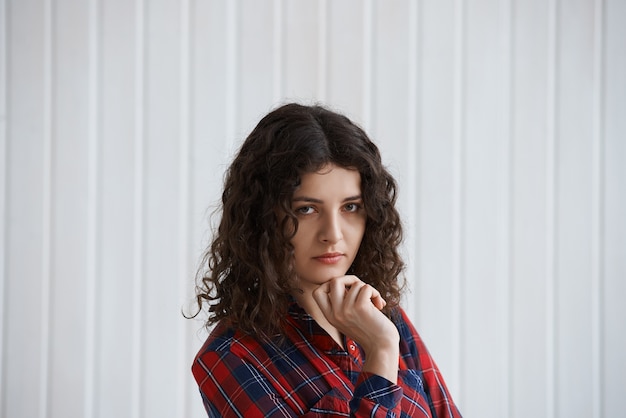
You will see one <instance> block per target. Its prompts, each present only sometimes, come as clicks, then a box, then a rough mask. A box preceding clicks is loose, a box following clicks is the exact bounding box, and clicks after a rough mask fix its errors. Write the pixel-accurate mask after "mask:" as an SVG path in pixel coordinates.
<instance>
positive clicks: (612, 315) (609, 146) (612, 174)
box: [600, 0, 626, 417]
mask: <svg viewBox="0 0 626 418" xmlns="http://www.w3.org/2000/svg"><path fill="white" fill-rule="evenodd" d="M604 4H605V20H604V24H605V27H604V29H603V30H604V36H605V54H604V57H603V59H604V71H603V76H604V85H603V87H604V100H603V102H602V103H601V106H602V108H603V116H604V117H603V120H602V125H603V133H604V137H603V140H604V147H605V148H604V167H603V177H604V179H605V184H604V201H603V203H604V213H603V216H604V225H603V232H604V243H603V246H604V257H603V259H602V260H601V261H602V263H603V265H602V268H603V270H602V271H603V273H604V275H603V288H602V289H601V291H602V294H601V298H602V302H603V303H602V309H603V311H602V313H603V315H602V319H603V321H602V331H601V337H602V343H603V344H602V348H603V351H602V352H601V356H602V360H603V361H602V363H601V365H600V367H601V374H600V375H601V377H602V381H601V382H600V384H601V388H600V389H601V406H602V410H603V412H604V414H603V416H604V417H613V416H618V415H620V414H621V413H622V412H623V411H624V408H625V405H626V401H625V400H624V391H623V388H624V387H626V349H625V347H626V328H625V327H624V320H623V318H624V315H625V308H624V297H623V296H624V295H626V280H625V278H626V256H625V255H626V217H625V216H624V214H626V192H624V190H625V187H624V184H625V179H626V141H625V140H624V139H625V138H626V103H625V98H626V77H624V74H626V48H625V47H624V39H625V37H626V33H625V32H626V30H625V29H624V25H623V22H624V21H626V3H625V2H623V1H619V0H607V1H605V2H604Z"/></svg>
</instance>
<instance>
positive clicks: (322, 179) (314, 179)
mask: <svg viewBox="0 0 626 418" xmlns="http://www.w3.org/2000/svg"><path fill="white" fill-rule="evenodd" d="M360 194H361V174H360V173H359V171H358V170H355V169H348V168H345V167H340V166H337V165H334V164H327V165H325V166H324V167H322V168H321V169H320V170H318V171H316V172H311V173H305V174H303V175H302V176H301V177H300V185H299V186H298V188H297V189H296V191H295V193H294V198H297V197H299V196H303V195H305V196H308V195H311V197H322V196H327V197H329V198H330V197H335V196H337V197H341V198H345V197H346V196H359V195H360ZM313 195H315V196H313Z"/></svg>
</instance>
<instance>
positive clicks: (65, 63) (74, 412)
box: [47, 1, 90, 417]
mask: <svg viewBox="0 0 626 418" xmlns="http://www.w3.org/2000/svg"><path fill="white" fill-rule="evenodd" d="M52 11H53V14H52V19H53V22H54V25H53V27H54V34H53V39H55V49H54V61H53V68H52V71H53V77H52V83H53V92H54V94H53V99H52V102H51V104H52V109H53V112H52V115H53V118H52V135H53V138H54V149H53V154H52V155H53V157H52V162H53V163H52V164H53V165H52V190H53V194H52V218H51V220H52V236H51V239H52V240H51V243H52V248H53V251H52V254H51V255H52V257H51V286H50V298H51V309H50V321H51V330H50V350H51V351H50V377H49V385H50V389H49V394H50V400H49V410H48V415H47V416H50V417H72V416H80V415H81V414H82V413H83V412H84V405H83V400H84V399H85V393H84V388H85V381H84V377H85V376H84V372H83V371H84V368H83V367H84V364H85V345H84V342H85V326H86V323H85V312H86V308H87V307H86V305H85V295H86V293H85V291H86V287H85V275H86V273H87V265H86V260H87V258H88V254H87V252H86V249H87V237H88V236H87V227H88V224H87V220H88V217H87V209H88V206H87V201H86V199H85V197H86V196H87V186H88V184H87V178H88V172H89V169H88V166H87V163H88V162H89V160H88V148H87V146H88V141H86V140H85V138H88V137H89V127H88V126H87V122H88V121H89V104H90V101H89V95H88V94H89V79H88V75H89V73H88V68H89V67H88V64H89V54H88V50H87V48H88V39H89V36H88V35H89V28H88V27H87V23H88V22H89V19H88V16H89V13H88V12H89V11H88V8H87V4H81V5H80V6H77V5H75V4H72V2H67V1H66V2H62V1H59V2H55V3H54V4H53V9H52ZM74 364H80V365H81V367H75V366H74Z"/></svg>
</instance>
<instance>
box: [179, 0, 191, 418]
mask: <svg viewBox="0 0 626 418" xmlns="http://www.w3.org/2000/svg"><path fill="white" fill-rule="evenodd" d="M179 9H180V13H179V16H180V44H179V48H180V53H179V69H180V70H179V71H180V90H179V103H178V106H179V115H180V116H179V121H180V122H179V130H178V132H179V143H178V145H179V153H178V166H179V175H178V189H179V198H178V254H177V258H178V260H177V261H178V273H177V282H178V303H179V304H180V306H184V303H185V302H186V301H187V300H188V298H189V297H190V287H189V285H188V280H189V277H193V273H192V263H191V257H190V255H191V251H190V249H191V248H192V246H191V245H190V244H191V239H190V237H191V229H190V226H191V210H190V202H191V199H190V194H189V192H190V190H191V188H190V179H191V165H190V163H191V134H190V121H191V117H190V112H191V95H190V94H191V77H190V76H191V72H190V64H191V59H190V50H189V49H190V45H191V42H190V41H191V32H192V29H191V9H190V2H189V0H183V1H181V2H180V6H179ZM176 325H177V333H176V342H177V356H176V360H177V365H176V371H177V379H176V412H175V415H176V416H185V417H187V416H190V404H189V402H188V401H187V400H188V397H187V394H188V393H189V392H191V390H192V389H193V387H192V383H193V382H192V379H190V376H189V369H188V365H189V347H190V341H189V339H188V338H187V335H188V332H189V331H190V329H189V327H188V326H189V321H184V319H183V318H182V317H179V318H178V322H177V324H176Z"/></svg>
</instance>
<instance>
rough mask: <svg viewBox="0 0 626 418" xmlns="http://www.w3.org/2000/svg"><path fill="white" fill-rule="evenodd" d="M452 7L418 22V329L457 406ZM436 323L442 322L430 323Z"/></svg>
mask: <svg viewBox="0 0 626 418" xmlns="http://www.w3.org/2000/svg"><path fill="white" fill-rule="evenodd" d="M454 12H455V9H454V2H453V1H425V2H423V7H422V16H421V19H420V20H419V22H420V27H421V32H422V33H423V40H422V50H421V57H422V60H421V63H420V64H421V67H420V68H421V70H422V72H421V75H422V80H423V81H422V83H421V86H422V89H421V90H420V91H421V95H420V103H421V107H420V116H419V120H420V124H419V126H418V130H419V137H420V158H419V160H418V161H417V162H416V163H415V164H416V166H417V167H416V169H417V170H418V171H419V174H418V177H419V180H420V184H419V190H420V195H419V202H418V204H419V216H420V228H419V232H420V234H419V236H418V237H417V239H418V248H419V253H418V255H417V258H416V260H415V262H416V263H417V268H418V269H419V274H418V276H419V277H420V283H419V294H417V295H416V297H417V301H418V306H417V309H418V312H419V315H418V318H419V319H418V322H417V325H418V328H419V331H420V332H421V333H422V336H423V337H424V339H425V341H426V343H427V344H428V346H429V348H430V350H431V352H432V353H436V358H437V361H438V363H439V366H440V368H441V369H442V372H443V373H444V376H446V377H447V379H448V383H449V384H450V386H451V387H450V390H451V391H452V394H453V396H456V398H455V400H456V401H459V399H458V398H459V389H460V386H459V383H460V382H458V380H455V379H452V380H451V377H452V373H453V363H454V359H453V357H454V355H455V353H456V350H457V349H459V350H460V348H459V347H456V346H455V345H454V344H453V338H454V336H453V332H454V327H453V323H454V321H455V319H454V318H453V316H452V315H453V313H454V311H455V309H454V307H453V306H452V304H453V300H452V298H451V296H452V292H451V288H452V283H453V270H454V267H453V259H454V254H453V230H452V219H453V195H452V187H453V182H454V177H453V173H454V169H453V147H454V134H455V132H454V125H453V122H454V112H455V103H454V100H455V91H454V89H455V84H454V82H455V78H454V77H455V71H456V70H455V64H457V65H458V63H456V62H455V56H454V42H455V36H454V31H455V29H454ZM432 318H438V321H436V322H435V321H432V320H431V319H432Z"/></svg>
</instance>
